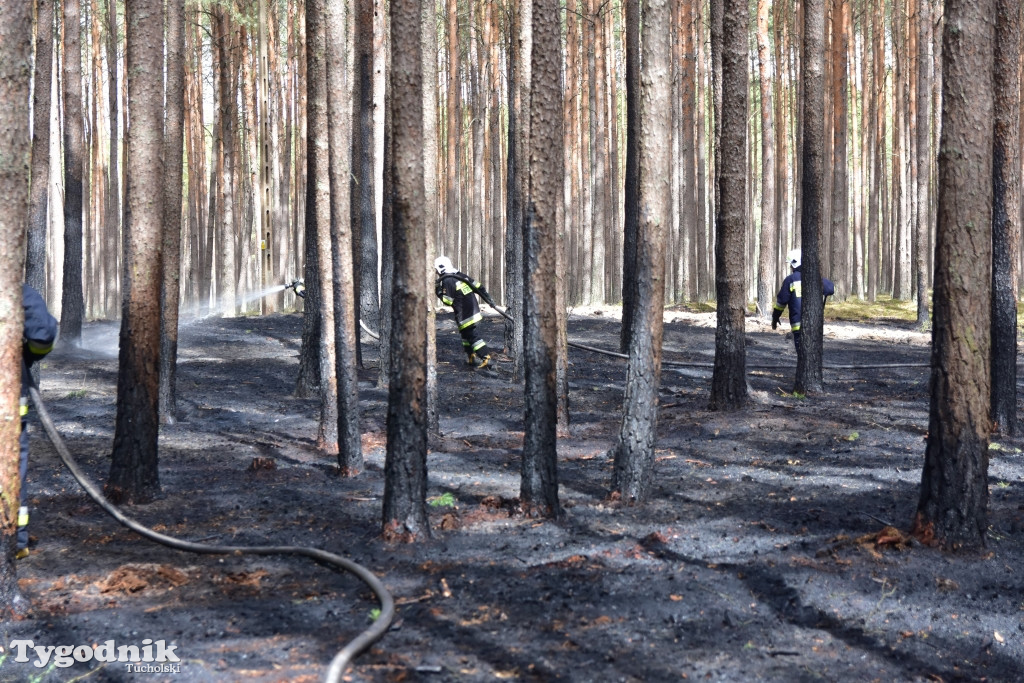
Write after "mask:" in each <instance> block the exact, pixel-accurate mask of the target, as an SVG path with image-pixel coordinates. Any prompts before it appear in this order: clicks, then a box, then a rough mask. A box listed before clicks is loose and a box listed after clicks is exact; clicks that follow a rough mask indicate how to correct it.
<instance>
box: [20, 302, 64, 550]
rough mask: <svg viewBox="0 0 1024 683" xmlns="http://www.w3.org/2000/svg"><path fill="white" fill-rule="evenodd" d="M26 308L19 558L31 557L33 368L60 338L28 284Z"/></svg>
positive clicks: (23, 340)
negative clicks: (28, 481) (28, 489)
mask: <svg viewBox="0 0 1024 683" xmlns="http://www.w3.org/2000/svg"><path fill="white" fill-rule="evenodd" d="M21 300H22V307H23V308H24V309H25V334H24V337H23V338H22V344H21V357H22V359H23V360H24V363H22V366H21V437H20V440H21V443H20V445H21V461H20V463H19V465H18V475H19V476H20V478H21V487H20V491H21V500H20V503H21V505H20V507H19V509H18V552H17V555H15V557H17V558H18V559H19V560H20V559H22V558H24V557H28V507H26V506H25V476H26V475H27V474H28V423H27V422H26V417H27V416H28V385H29V381H30V377H29V369H30V368H31V367H32V364H33V363H35V362H36V361H37V360H39V359H40V358H42V357H43V356H45V355H46V354H48V353H49V352H50V351H52V350H53V342H54V340H56V339H57V320H56V319H55V318H54V317H53V316H52V315H50V312H49V311H48V310H46V302H45V301H43V297H42V296H41V295H40V294H39V292H37V291H36V290H34V289H32V288H31V287H29V286H28V285H22V287H21Z"/></svg>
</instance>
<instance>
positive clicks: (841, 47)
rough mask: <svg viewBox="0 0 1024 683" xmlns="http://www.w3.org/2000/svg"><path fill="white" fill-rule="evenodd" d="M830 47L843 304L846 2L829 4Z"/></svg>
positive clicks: (836, 242)
mask: <svg viewBox="0 0 1024 683" xmlns="http://www.w3.org/2000/svg"><path fill="white" fill-rule="evenodd" d="M832 7H833V9H832V14H833V16H832V21H833V31H832V35H833V40H834V41H835V44H834V45H833V46H832V55H833V56H832V60H833V67H832V105H833V110H832V121H833V129H832V210H831V215H830V219H831V224H832V269H831V279H832V280H833V281H834V282H835V287H836V294H835V297H836V299H837V300H840V301H842V300H845V299H846V297H847V296H848V295H849V291H850V250H849V241H850V240H849V234H850V225H849V218H848V216H849V209H850V207H849V177H848V175H847V168H848V164H847V160H848V156H847V139H848V128H847V102H848V99H847V90H846V82H847V78H848V73H847V72H848V69H849V63H848V61H847V54H848V52H849V49H850V46H849V42H850V40H849V31H850V23H849V18H850V2H849V1H848V0H837V2H836V3H835V4H833V6H832Z"/></svg>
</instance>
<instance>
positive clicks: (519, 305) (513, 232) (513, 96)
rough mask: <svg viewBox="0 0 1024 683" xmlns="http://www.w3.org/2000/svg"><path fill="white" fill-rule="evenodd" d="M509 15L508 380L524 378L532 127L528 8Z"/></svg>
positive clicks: (521, 5) (527, 5) (530, 39)
mask: <svg viewBox="0 0 1024 683" xmlns="http://www.w3.org/2000/svg"><path fill="white" fill-rule="evenodd" d="M517 9H518V10H519V11H517V12H513V13H512V14H511V21H510V26H509V36H510V42H511V45H510V49H509V58H508V70H509V76H508V89H509V95H508V97H509V108H508V138H509V139H508V159H507V162H506V163H507V165H508V172H507V175H506V178H507V183H508V190H507V195H506V197H507V208H506V214H507V216H508V218H507V221H508V225H507V227H506V229H505V297H506V298H505V301H506V305H507V307H508V310H509V312H510V313H511V315H512V321H511V322H507V323H506V324H505V347H506V348H507V349H508V354H509V355H510V356H511V357H512V378H513V380H514V381H519V380H520V379H521V378H522V377H523V370H524V369H523V334H524V332H523V287H524V285H523V230H524V220H525V215H526V213H525V211H526V209H525V204H526V194H527V190H528V183H529V175H528V166H527V162H528V159H529V140H530V129H529V125H530V121H529V118H528V117H527V116H526V114H527V112H526V110H525V104H526V98H527V97H528V95H529V88H530V52H531V50H532V35H531V33H530V30H529V27H530V21H531V11H532V9H533V5H532V3H531V2H526V1H524V2H523V3H521V4H520V5H519V6H518V8H517Z"/></svg>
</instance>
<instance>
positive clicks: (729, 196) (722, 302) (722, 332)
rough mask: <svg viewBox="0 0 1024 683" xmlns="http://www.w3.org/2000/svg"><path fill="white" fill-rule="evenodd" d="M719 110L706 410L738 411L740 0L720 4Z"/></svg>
mask: <svg viewBox="0 0 1024 683" xmlns="http://www.w3.org/2000/svg"><path fill="white" fill-rule="evenodd" d="M723 2H724V5H725V6H724V8H723V10H724V11H723V15H724V16H723V22H722V40H721V41H720V44H721V45H722V107H721V108H720V109H719V112H720V113H719V116H720V117H721V127H720V131H721V132H720V145H721V146H722V151H721V153H720V154H717V155H716V157H717V158H718V163H719V164H720V168H719V170H718V172H717V173H715V178H716V180H717V182H718V188H717V189H716V191H715V195H716V196H717V197H718V198H719V199H718V207H719V210H718V240H717V241H716V244H715V293H716V297H717V301H718V305H717V311H718V314H717V318H718V325H717V327H716V330H715V368H714V373H713V374H712V377H711V409H712V410H738V409H739V408H741V407H742V406H743V405H744V404H745V403H746V400H747V346H746V332H745V329H744V317H745V312H746V303H747V297H746V275H747V263H746V242H745V236H746V231H747V155H746V150H747V110H748V109H749V105H748V92H749V91H748V84H749V78H748V74H747V62H748V61H749V52H750V48H749V47H748V40H747V27H748V24H749V23H750V22H749V16H750V12H749V8H748V5H747V3H746V2H745V0H723Z"/></svg>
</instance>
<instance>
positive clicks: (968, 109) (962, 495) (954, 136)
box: [914, 0, 997, 552]
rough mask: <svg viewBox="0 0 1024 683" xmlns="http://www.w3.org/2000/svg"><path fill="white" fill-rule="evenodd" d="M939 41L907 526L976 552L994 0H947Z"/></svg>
mask: <svg viewBox="0 0 1024 683" xmlns="http://www.w3.org/2000/svg"><path fill="white" fill-rule="evenodd" d="M944 7H945V29H944V31H943V39H942V54H943V58H942V71H943V92H942V137H941V142H940V144H939V192H938V205H939V206H938V223H937V235H936V244H935V306H934V308H935V316H934V328H933V331H932V363H931V365H932V376H931V403H930V408H929V420H928V442H927V447H926V448H925V462H924V468H923V470H922V474H921V496H920V499H919V501H918V504H917V515H916V518H915V520H914V531H915V534H916V535H917V536H919V537H921V538H923V539H924V540H927V541H933V542H937V543H938V544H939V545H941V546H943V547H944V548H946V549H949V550H959V551H967V552H977V551H980V550H981V549H983V548H984V547H985V536H986V534H987V532H988V498H989V483H988V463H989V436H990V426H991V413H990V400H991V396H990V389H991V384H990V372H991V368H990V365H989V363H990V360H991V359H990V332H991V327H990V326H991V310H990V308H989V298H990V296H991V289H992V251H991V250H992V171H993V167H992V151H993V119H994V115H995V111H994V106H993V90H994V87H993V82H992V81H993V78H992V70H993V44H994V43H995V24H996V22H994V21H993V17H994V16H995V13H996V7H997V5H996V2H995V0H947V1H946V2H945V5H944Z"/></svg>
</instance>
